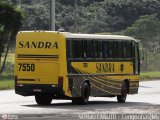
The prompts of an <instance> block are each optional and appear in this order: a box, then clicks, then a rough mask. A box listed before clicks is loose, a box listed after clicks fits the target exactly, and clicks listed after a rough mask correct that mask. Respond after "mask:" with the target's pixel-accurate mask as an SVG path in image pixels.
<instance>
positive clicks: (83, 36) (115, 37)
mask: <svg viewBox="0 0 160 120" xmlns="http://www.w3.org/2000/svg"><path fill="white" fill-rule="evenodd" d="M23 32H43V33H44V32H46V33H57V34H62V35H64V36H65V37H66V38H70V39H71V38H77V39H97V40H106V39H109V40H128V41H135V42H138V40H136V39H134V38H133V37H129V36H122V35H102V34H82V33H70V32H58V31H20V33H23Z"/></svg>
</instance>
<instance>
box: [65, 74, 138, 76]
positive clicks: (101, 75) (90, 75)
mask: <svg viewBox="0 0 160 120" xmlns="http://www.w3.org/2000/svg"><path fill="white" fill-rule="evenodd" d="M122 75H126V76H127V75H128V76H130V75H135V74H68V75H67V76H122Z"/></svg>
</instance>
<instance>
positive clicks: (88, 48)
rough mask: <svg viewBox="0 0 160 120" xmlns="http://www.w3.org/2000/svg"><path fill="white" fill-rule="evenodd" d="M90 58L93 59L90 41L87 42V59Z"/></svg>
mask: <svg viewBox="0 0 160 120" xmlns="http://www.w3.org/2000/svg"><path fill="white" fill-rule="evenodd" d="M92 57H93V46H92V41H91V40H88V41H87V58H92Z"/></svg>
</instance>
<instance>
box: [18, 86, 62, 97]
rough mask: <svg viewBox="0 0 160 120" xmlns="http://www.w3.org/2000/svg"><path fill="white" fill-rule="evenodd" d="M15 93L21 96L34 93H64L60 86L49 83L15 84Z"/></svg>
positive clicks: (56, 94) (54, 94)
mask: <svg viewBox="0 0 160 120" xmlns="http://www.w3.org/2000/svg"><path fill="white" fill-rule="evenodd" d="M15 93H16V94H19V95H22V96H32V95H36V94H50V95H52V96H61V95H64V91H63V88H62V86H58V85H51V84H16V86H15Z"/></svg>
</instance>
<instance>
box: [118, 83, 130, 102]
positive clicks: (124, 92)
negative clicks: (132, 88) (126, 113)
mask: <svg viewBox="0 0 160 120" xmlns="http://www.w3.org/2000/svg"><path fill="white" fill-rule="evenodd" d="M127 90H128V87H127V84H126V82H123V83H122V89H121V95H117V101H118V103H125V101H126V98H127Z"/></svg>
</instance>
